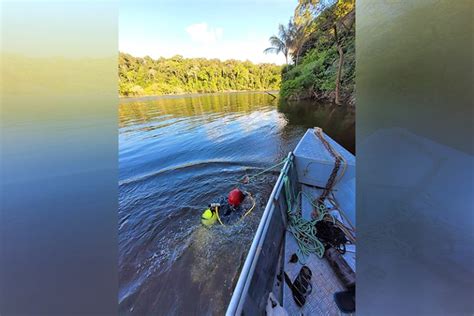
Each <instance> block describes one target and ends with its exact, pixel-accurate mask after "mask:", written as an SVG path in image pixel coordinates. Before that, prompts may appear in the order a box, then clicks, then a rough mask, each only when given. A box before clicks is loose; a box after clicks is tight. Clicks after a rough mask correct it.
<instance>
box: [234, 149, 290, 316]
mask: <svg viewBox="0 0 474 316" xmlns="http://www.w3.org/2000/svg"><path fill="white" fill-rule="evenodd" d="M292 160H293V152H291V151H290V152H289V153H288V156H287V160H286V162H285V164H284V165H283V168H282V169H281V172H280V175H279V176H278V179H277V181H276V182H275V185H274V186H273V190H272V193H271V194H270V196H269V198H268V202H267V205H266V206H265V210H264V212H263V215H262V218H261V219H260V224H259V225H258V228H257V231H256V233H255V236H254V238H253V241H252V244H251V246H250V249H249V252H248V253H247V257H246V259H245V262H244V265H243V267H242V270H241V272H240V275H239V279H238V281H237V284H236V286H235V288H234V291H233V293H232V297H231V300H230V302H229V305H228V307H227V311H226V315H227V316H232V315H240V314H241V312H242V309H243V303H244V302H245V300H244V299H243V298H244V297H245V295H246V294H247V292H248V289H249V287H250V282H251V280H252V277H253V273H254V272H255V266H256V264H257V261H258V257H259V255H260V252H261V250H262V249H261V244H262V243H263V240H264V237H265V236H266V232H267V230H268V226H269V224H270V219H271V215H272V214H273V212H274V211H275V205H274V200H275V196H276V195H277V192H278V193H279V194H281V188H282V186H283V177H284V176H286V175H287V173H288V171H289V168H290V165H291V163H292Z"/></svg>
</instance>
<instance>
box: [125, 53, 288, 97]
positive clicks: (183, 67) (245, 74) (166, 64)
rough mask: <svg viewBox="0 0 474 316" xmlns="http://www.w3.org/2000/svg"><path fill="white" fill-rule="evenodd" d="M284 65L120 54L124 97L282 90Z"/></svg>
mask: <svg viewBox="0 0 474 316" xmlns="http://www.w3.org/2000/svg"><path fill="white" fill-rule="evenodd" d="M280 81H281V67H280V66H277V65H274V64H253V63H251V62H249V61H238V60H227V61H220V60H218V59H204V58H183V57H182V56H174V57H171V58H159V59H152V58H150V57H144V58H138V57H133V56H131V55H129V54H124V53H120V54H119V93H120V95H121V96H140V95H163V94H179V93H194V92H198V93H202V92H219V91H241V90H278V89H279V88H280Z"/></svg>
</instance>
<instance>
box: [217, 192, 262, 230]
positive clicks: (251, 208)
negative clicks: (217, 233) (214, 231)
mask: <svg viewBox="0 0 474 316" xmlns="http://www.w3.org/2000/svg"><path fill="white" fill-rule="evenodd" d="M245 193H246V194H247V195H248V196H249V197H250V199H251V200H252V206H251V207H250V208H249V209H248V210H246V211H245V213H244V215H242V216H241V217H240V218H239V220H238V221H237V223H240V222H241V221H242V220H243V219H244V218H245V217H246V216H247V215H249V214H250V213H251V212H252V211H253V210H254V208H255V205H256V202H255V199H254V197H253V196H252V194H250V192H247V191H245ZM216 216H217V220H218V221H219V223H220V224H221V225H222V226H227V225H226V224H224V223H223V222H222V220H221V217H220V216H219V208H218V207H217V208H216Z"/></svg>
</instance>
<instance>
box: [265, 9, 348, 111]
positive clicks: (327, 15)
mask: <svg viewBox="0 0 474 316" xmlns="http://www.w3.org/2000/svg"><path fill="white" fill-rule="evenodd" d="M270 44H271V47H269V48H267V49H266V50H265V52H267V53H272V52H273V53H277V54H278V53H282V54H284V55H285V57H286V59H287V60H288V59H290V60H291V61H292V62H291V63H288V62H287V65H286V66H285V67H284V68H283V71H282V82H281V89H280V95H281V96H282V97H283V98H284V99H290V100H291V99H308V98H311V99H317V100H321V99H323V100H328V101H331V102H335V103H336V104H341V103H347V104H351V105H354V104H355V1H354V0H332V1H331V0H299V1H298V5H297V7H296V9H295V12H294V16H293V17H292V18H291V19H290V21H289V22H288V25H280V26H279V32H278V35H274V36H272V37H270Z"/></svg>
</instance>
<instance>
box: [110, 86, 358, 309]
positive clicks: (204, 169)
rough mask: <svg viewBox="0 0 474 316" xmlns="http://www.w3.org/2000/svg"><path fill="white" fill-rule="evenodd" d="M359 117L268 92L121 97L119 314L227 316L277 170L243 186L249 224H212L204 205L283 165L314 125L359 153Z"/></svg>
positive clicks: (332, 107) (331, 107)
mask: <svg viewBox="0 0 474 316" xmlns="http://www.w3.org/2000/svg"><path fill="white" fill-rule="evenodd" d="M351 117H352V119H353V114H352V116H351V114H350V113H347V111H346V113H345V112H344V111H343V110H342V108H335V107H334V106H331V105H315V104H314V103H313V104H311V103H309V102H306V103H297V104H291V105H289V104H284V103H279V102H278V100H274V99H273V98H272V97H271V96H269V95H266V94H264V93H250V92H249V93H223V94H210V95H199V96H179V97H173V98H166V97H165V98H147V99H138V100H130V99H127V100H122V102H121V104H120V107H119V120H120V121H119V128H120V129H119V163H120V176H119V178H120V179H119V310H120V313H121V314H139V315H142V314H164V315H170V314H171V315H173V314H175V315H176V314H207V315H209V314H217V315H220V314H223V313H224V312H225V308H226V305H227V303H228V301H229V299H230V295H231V293H232V289H233V287H234V285H235V282H236V280H237V278H238V274H239V271H240V269H241V266H242V264H243V261H244V259H245V255H246V253H247V251H248V247H249V246H250V243H251V241H252V239H253V235H254V233H255V230H256V228H257V226H258V223H259V220H260V217H261V214H262V212H263V209H264V207H265V204H266V200H267V198H268V196H269V194H270V192H271V190H272V186H273V183H274V182H275V181H276V179H277V172H269V173H267V174H265V175H263V176H262V177H261V178H258V179H256V181H255V182H252V183H250V184H248V185H246V186H244V187H243V189H245V190H247V191H249V192H251V193H252V194H253V195H254V196H255V198H256V202H257V203H256V205H257V206H256V208H255V210H254V211H253V212H252V213H251V215H249V216H248V217H246V218H245V220H243V221H242V222H240V223H238V224H235V225H229V226H226V227H222V226H220V225H215V226H214V227H212V228H205V227H203V226H202V225H201V223H200V215H201V213H202V211H203V209H204V208H205V207H206V206H207V205H208V204H209V203H211V202H214V201H217V200H218V199H220V198H222V197H225V196H226V195H227V193H228V192H229V191H230V190H231V189H232V188H234V187H235V186H236V183H235V181H236V180H237V179H240V178H241V177H243V176H244V175H246V174H249V175H251V174H255V173H256V172H258V171H260V170H262V169H264V168H266V167H269V166H271V165H273V164H276V163H278V162H280V161H281V160H282V159H283V158H284V157H286V155H287V154H288V152H289V151H291V150H293V149H294V147H295V146H296V144H297V143H298V141H299V139H300V137H301V136H302V135H303V133H304V132H305V131H306V128H307V127H313V126H316V125H317V126H321V127H323V129H324V130H325V131H326V132H327V133H328V134H329V135H331V136H332V137H334V138H335V139H336V140H337V141H339V142H340V143H341V144H343V145H344V146H346V148H348V149H349V150H351V148H354V140H353V137H354V131H353V127H354V124H353V122H352V123H351V122H350V119H351ZM351 127H352V130H351ZM344 133H347V135H345V134H344ZM351 137H352V143H351V142H350V139H351ZM246 203H249V202H248V201H247V202H246ZM244 207H245V205H244ZM247 207H248V205H247Z"/></svg>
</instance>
